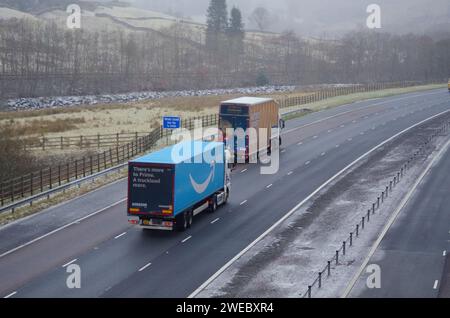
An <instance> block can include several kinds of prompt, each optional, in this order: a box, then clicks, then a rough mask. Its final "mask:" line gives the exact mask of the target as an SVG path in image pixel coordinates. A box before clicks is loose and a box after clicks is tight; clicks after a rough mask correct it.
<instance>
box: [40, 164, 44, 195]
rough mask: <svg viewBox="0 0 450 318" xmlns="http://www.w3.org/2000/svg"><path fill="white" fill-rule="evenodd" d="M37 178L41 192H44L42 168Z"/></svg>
mask: <svg viewBox="0 0 450 318" xmlns="http://www.w3.org/2000/svg"><path fill="white" fill-rule="evenodd" d="M39 179H40V186H41V192H44V184H43V181H42V169H41V170H40V171H39Z"/></svg>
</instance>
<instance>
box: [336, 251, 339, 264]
mask: <svg viewBox="0 0 450 318" xmlns="http://www.w3.org/2000/svg"><path fill="white" fill-rule="evenodd" d="M336 265H339V251H336Z"/></svg>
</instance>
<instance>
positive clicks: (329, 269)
mask: <svg viewBox="0 0 450 318" xmlns="http://www.w3.org/2000/svg"><path fill="white" fill-rule="evenodd" d="M327 268H328V276H331V261H328V265H327Z"/></svg>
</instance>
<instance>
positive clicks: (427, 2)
mask: <svg viewBox="0 0 450 318" xmlns="http://www.w3.org/2000/svg"><path fill="white" fill-rule="evenodd" d="M128 1H130V2H133V3H134V4H135V5H136V6H140V7H143V8H147V9H153V10H158V11H164V12H171V13H173V14H174V13H176V14H178V15H180V16H184V17H190V18H192V19H194V20H197V21H201V22H204V20H205V19H204V16H205V12H206V8H207V7H208V3H209V0H128ZM227 3H228V7H229V8H231V7H232V6H233V5H235V6H237V7H239V8H240V9H241V10H242V12H243V15H244V23H245V24H246V27H247V28H250V29H255V28H256V26H255V25H254V24H252V23H251V22H250V21H249V20H248V16H249V15H250V13H251V12H252V10H254V9H255V8H256V7H258V6H263V7H265V8H267V9H268V10H269V11H270V13H271V14H272V19H271V21H272V23H271V25H270V26H269V31H276V32H280V31H284V30H287V29H292V30H295V31H296V32H298V33H300V34H303V35H326V34H330V35H334V34H336V33H340V32H341V31H346V30H349V29H354V28H357V27H359V26H362V25H364V24H365V21H366V18H367V16H368V14H367V13H366V8H367V6H368V5H369V4H371V3H377V4H379V5H380V6H381V9H382V26H383V27H384V28H386V30H387V31H390V32H392V31H398V32H402V33H406V32H410V31H411V32H416V33H417V32H419V33H421V32H424V31H429V30H430V29H436V28H440V29H442V28H444V29H445V28H446V27H448V26H450V24H449V23H450V0H227Z"/></svg>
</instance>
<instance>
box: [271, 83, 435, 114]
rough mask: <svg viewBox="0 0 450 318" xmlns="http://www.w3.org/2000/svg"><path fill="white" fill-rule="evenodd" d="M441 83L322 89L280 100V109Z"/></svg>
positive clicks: (386, 84)
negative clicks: (361, 94) (336, 98)
mask: <svg viewBox="0 0 450 318" xmlns="http://www.w3.org/2000/svg"><path fill="white" fill-rule="evenodd" d="M441 83H442V82H439V81H407V82H406V81H405V82H394V83H371V84H357V85H341V86H335V87H329V88H322V89H319V90H318V91H315V92H311V93H307V92H305V93H304V94H302V95H298V96H290V97H287V98H284V99H281V100H278V103H279V104H280V108H288V107H293V106H300V105H306V104H311V103H315V102H318V101H321V100H324V99H328V98H333V97H337V96H343V95H350V94H357V93H368V92H374V91H381V90H385V89H394V88H407V87H412V86H418V85H425V84H441Z"/></svg>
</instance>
